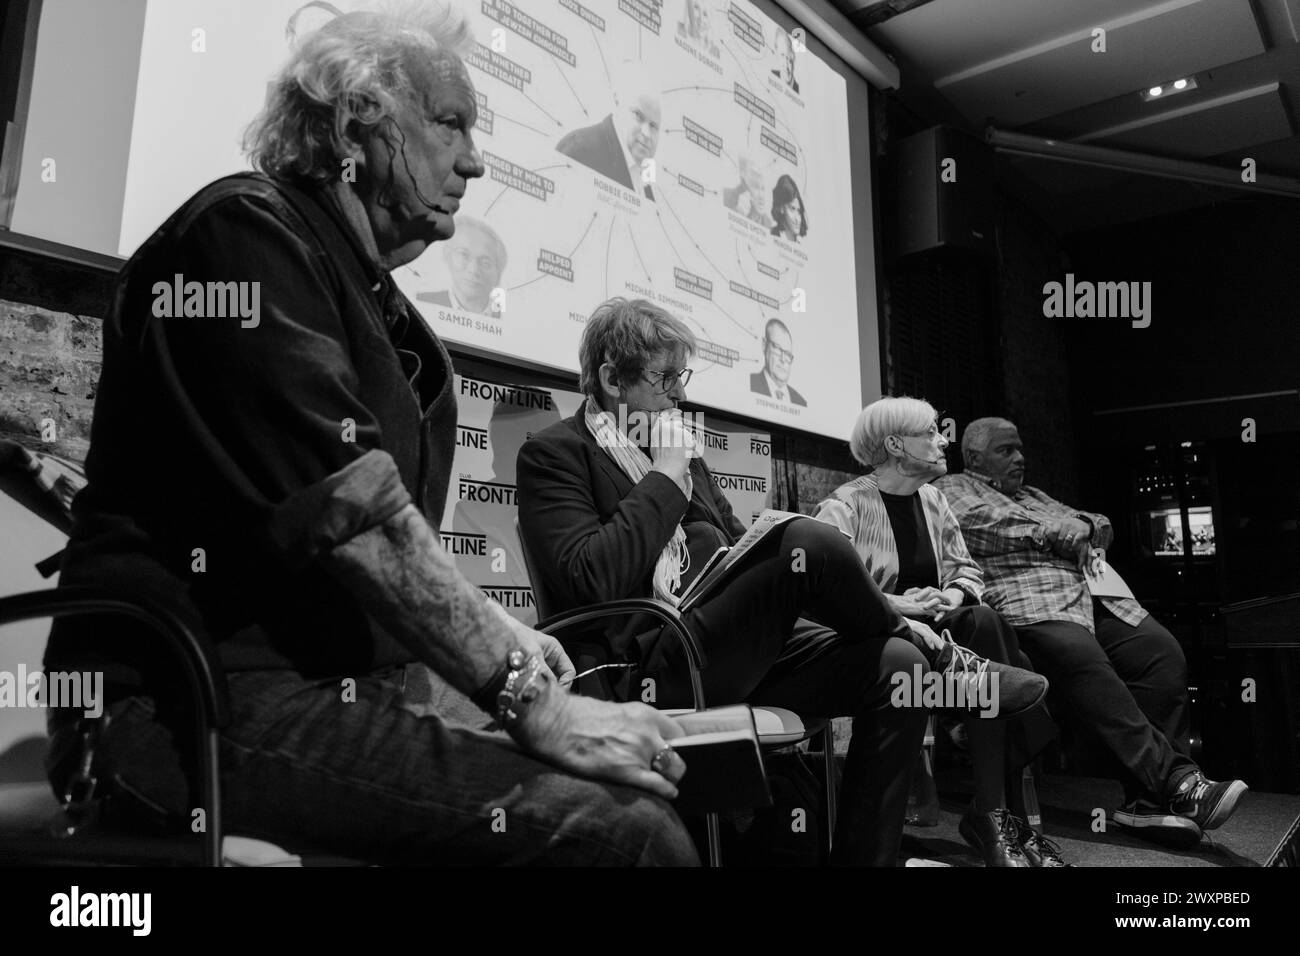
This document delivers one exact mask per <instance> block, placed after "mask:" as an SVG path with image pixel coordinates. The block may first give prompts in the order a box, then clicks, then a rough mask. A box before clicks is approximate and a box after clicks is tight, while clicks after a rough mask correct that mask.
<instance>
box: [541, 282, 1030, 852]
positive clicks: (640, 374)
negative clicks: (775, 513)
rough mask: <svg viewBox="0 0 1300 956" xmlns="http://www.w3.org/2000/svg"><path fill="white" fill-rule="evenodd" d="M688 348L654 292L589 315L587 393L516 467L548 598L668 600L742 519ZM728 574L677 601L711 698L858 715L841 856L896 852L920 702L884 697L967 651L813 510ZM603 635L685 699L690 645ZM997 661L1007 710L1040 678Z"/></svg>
mask: <svg viewBox="0 0 1300 956" xmlns="http://www.w3.org/2000/svg"><path fill="white" fill-rule="evenodd" d="M695 349H696V343H695V337H694V335H693V334H692V332H691V331H690V329H689V328H687V327H686V326H685V325H684V324H683V323H682V322H681V321H680V320H679V319H677V318H675V317H674V316H672V315H670V314H669V313H668V312H666V311H665V310H664V309H662V308H660V307H659V306H657V305H655V304H654V303H652V302H648V301H646V300H644V299H638V300H633V301H628V300H626V299H621V298H616V299H611V300H609V301H607V302H604V303H602V304H601V305H600V306H598V307H597V308H596V310H595V312H594V313H592V315H591V317H590V318H589V319H588V320H587V325H586V328H585V329H584V331H583V337H582V342H581V345H580V346H579V363H580V366H581V382H580V385H581V389H582V391H583V392H584V393H585V394H586V396H587V398H586V403H585V405H584V407H583V408H582V409H580V410H579V412H578V413H577V414H576V415H574V416H572V417H571V418H568V419H565V420H564V421H562V422H559V423H557V424H555V425H552V426H551V427H549V428H546V429H544V430H542V431H541V432H539V433H537V434H536V435H534V436H533V437H532V438H531V439H530V440H529V441H527V442H526V443H525V444H524V446H523V447H522V448H521V449H520V452H519V460H518V467H517V469H516V480H517V482H518V500H519V521H520V532H521V535H522V537H523V539H524V541H525V542H526V546H527V547H528V548H529V550H530V552H531V553H532V555H533V556H534V558H535V561H534V564H535V571H536V573H537V574H538V575H539V576H540V578H541V580H540V581H538V582H535V584H540V585H541V586H542V590H544V591H545V593H547V594H548V595H551V596H552V597H553V600H554V602H555V603H556V604H557V606H556V607H555V608H554V609H553V610H555V611H562V610H567V609H570V608H574V607H579V606H582V605H587V604H594V603H597V602H603V601H612V600H618V599H624V598H645V597H651V596H654V597H656V598H659V599H660V600H663V601H666V602H668V603H670V604H673V605H676V604H677V603H678V599H677V595H679V594H680V593H681V591H682V588H683V587H684V586H686V585H688V584H689V582H690V581H691V580H692V578H693V577H694V576H695V575H696V574H698V573H699V570H700V568H701V567H702V566H703V564H704V562H705V561H706V560H707V558H708V557H709V555H711V554H712V553H713V552H714V551H715V550H716V549H717V548H719V547H722V546H729V545H733V544H735V542H736V541H737V540H738V539H739V538H740V536H741V535H742V534H743V533H744V531H745V527H744V525H743V524H741V522H740V521H739V520H738V519H737V518H736V516H735V514H734V513H733V512H732V508H731V505H730V503H729V502H728V501H727V499H726V496H724V495H723V494H722V492H721V491H720V490H719V489H718V486H717V484H716V482H715V481H714V479H713V476H712V474H711V473H710V471H709V468H708V466H707V465H706V464H705V463H704V460H703V459H702V458H701V457H700V455H699V452H698V449H697V447H696V446H695V444H694V441H693V440H692V438H691V436H690V433H689V431H688V430H687V429H686V427H685V425H684V424H683V421H682V418H681V414H680V412H679V410H678V405H679V404H680V403H681V402H683V401H685V400H686V382H687V381H689V379H690V369H689V368H686V363H687V361H688V359H689V357H690V356H691V355H692V354H693V353H694V352H695ZM647 421H648V422H649V427H648V428H638V427H635V426H636V425H638V424H642V423H646V422H647ZM730 573H731V577H730V578H729V580H728V582H727V583H726V585H725V586H723V587H722V588H720V589H718V590H717V591H716V592H714V593H713V594H711V595H710V596H708V597H706V598H705V599H703V600H702V601H700V602H699V603H697V604H695V605H694V606H692V607H691V608H689V609H688V610H687V611H686V612H685V613H684V614H683V619H684V620H685V622H686V624H687V626H688V627H689V628H690V629H691V630H692V632H693V633H694V634H695V636H696V637H697V638H698V639H699V640H700V641H701V643H702V644H703V646H704V650H705V653H706V655H707V656H708V661H709V663H708V667H707V668H705V669H704V671H703V672H702V674H701V677H702V680H703V685H704V692H705V700H706V703H708V704H709V705H711V706H712V705H719V704H734V703H740V702H747V703H752V704H765V705H769V706H776V707H785V708H789V709H791V710H794V711H796V712H798V713H801V714H804V715H807V716H810V717H838V716H853V717H854V730H853V739H852V742H851V744H850V747H849V753H848V760H847V762H846V764H845V769H844V779H843V784H842V787H841V799H840V807H841V812H840V814H839V819H838V822H837V827H836V831H835V839H834V857H833V862H836V863H840V864H858V865H870V866H894V865H895V864H896V860H897V854H898V848H899V843H900V840H901V838H902V828H903V816H904V812H905V809H906V804H907V792H908V789H909V787H910V783H911V768H912V766H913V762H914V760H915V758H916V754H917V751H918V749H919V747H920V744H921V738H922V736H923V734H924V728H925V720H926V716H927V712H926V711H925V710H924V709H922V708H909V707H906V706H904V707H894V706H892V705H891V701H890V697H891V690H892V681H891V677H892V676H893V675H895V674H897V673H899V672H902V673H904V674H914V673H923V672H925V671H926V670H927V669H928V668H930V667H934V668H935V669H937V670H941V671H942V670H945V669H954V670H960V669H961V668H963V667H964V666H966V665H965V664H964V663H954V662H957V661H958V657H959V656H960V655H959V654H958V653H957V651H956V650H955V649H954V648H953V645H951V644H950V643H946V642H945V641H944V640H943V639H942V638H940V637H939V636H938V635H936V634H935V633H934V631H933V630H931V629H930V627H929V626H928V625H926V624H923V623H921V622H919V621H909V620H907V619H906V618H905V617H903V615H901V614H899V613H898V612H897V611H896V610H894V608H893V607H891V606H890V604H889V602H888V600H887V599H886V598H885V597H884V595H883V594H881V592H880V589H879V588H878V587H877V586H876V584H875V582H874V581H873V580H872V579H871V576H870V575H869V574H868V573H867V571H866V569H865V567H864V566H863V564H862V562H861V561H860V560H858V556H857V554H856V553H855V552H854V550H853V546H852V545H851V544H850V543H849V541H848V539H846V538H845V537H844V536H843V535H842V534H840V532H839V531H837V530H836V529H834V528H832V527H831V526H829V525H827V524H824V523H822V522H820V521H816V520H813V519H811V518H795V519H793V520H790V521H788V522H786V523H785V524H783V525H781V526H779V527H778V528H776V529H774V530H773V531H771V532H770V533H769V534H767V535H766V536H765V537H764V538H763V539H762V540H761V541H759V542H758V543H757V544H756V545H755V546H754V548H753V550H752V551H751V552H750V553H748V554H747V555H746V556H745V559H744V560H743V561H742V562H741V564H740V566H738V567H737V568H735V569H734V570H733V571H732V572H730ZM812 619H815V620H816V622H817V623H814V621H813V620H812ZM605 640H606V641H607V643H608V644H609V646H610V648H611V650H612V651H613V653H614V655H615V658H617V659H621V660H622V661H624V662H628V663H631V664H633V665H634V667H633V668H632V669H631V670H629V671H627V672H626V678H625V679H626V681H627V682H626V684H625V686H624V687H623V688H621V689H620V690H621V691H622V692H624V693H626V692H628V691H630V692H631V693H633V694H636V695H637V696H641V697H643V699H644V697H645V695H646V694H647V691H648V689H649V688H653V691H654V692H653V702H654V704H655V706H657V707H681V706H690V705H691V703H692V701H691V694H690V685H689V679H688V671H687V669H686V668H685V661H684V659H683V657H682V651H681V649H680V647H679V646H678V645H677V644H676V642H675V641H673V640H672V639H671V638H668V637H666V636H663V637H661V632H660V629H659V628H657V627H655V626H654V625H653V624H652V623H650V622H648V621H647V620H645V619H644V618H636V617H634V618H633V619H632V620H630V621H625V622H624V623H622V624H621V625H615V626H614V627H613V628H611V629H610V630H608V631H606V633H605ZM963 653H964V652H963ZM985 664H986V662H984V661H982V660H979V664H978V665H976V666H980V667H983V666H985ZM987 666H988V667H989V668H992V669H995V670H998V671H999V672H1000V679H999V681H998V682H995V683H994V688H995V690H997V691H998V692H999V695H1000V701H1001V709H1002V713H1003V715H1005V716H1010V715H1012V714H1015V713H1019V712H1021V711H1023V710H1024V709H1025V708H1026V707H1027V706H1029V705H1030V703H1031V702H1036V701H1037V700H1038V699H1040V698H1041V696H1042V694H1043V693H1045V692H1046V681H1044V680H1043V679H1042V678H1040V677H1038V676H1037V675H1032V674H1027V673H1026V672H1025V671H1020V670H1017V669H1015V668H1005V667H1003V666H1002V665H998V664H993V663H988V664H987ZM914 669H915V670H914ZM688 772H689V768H688Z"/></svg>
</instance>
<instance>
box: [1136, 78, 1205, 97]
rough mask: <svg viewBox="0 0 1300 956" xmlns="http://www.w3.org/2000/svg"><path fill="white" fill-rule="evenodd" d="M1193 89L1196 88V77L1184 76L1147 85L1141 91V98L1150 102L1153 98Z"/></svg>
mask: <svg viewBox="0 0 1300 956" xmlns="http://www.w3.org/2000/svg"><path fill="white" fill-rule="evenodd" d="M1194 89H1196V78H1195V77H1191V76H1184V77H1180V78H1179V79H1176V80H1170V81H1169V82H1168V83H1161V84H1159V85H1157V86H1149V87H1147V88H1146V89H1145V90H1143V91H1142V99H1144V100H1146V101H1147V102H1148V103H1150V102H1151V101H1152V100H1154V99H1161V98H1164V97H1169V96H1173V95H1175V94H1177V93H1186V92H1188V91H1189V90H1194Z"/></svg>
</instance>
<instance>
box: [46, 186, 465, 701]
mask: <svg viewBox="0 0 1300 956" xmlns="http://www.w3.org/2000/svg"><path fill="white" fill-rule="evenodd" d="M191 282H193V283H202V284H203V287H204V288H208V287H209V285H210V284H211V285H215V284H216V283H226V282H229V283H232V287H233V284H234V283H242V284H244V287H245V289H252V288H256V289H257V299H256V301H257V305H258V313H259V314H258V315H257V316H256V317H255V318H254V319H247V320H246V319H243V318H242V317H240V316H235V317H231V316H230V314H229V313H230V310H229V309H228V308H227V309H224V310H218V312H217V314H215V315H207V314H206V313H207V311H209V310H208V309H207V308H206V303H203V302H201V301H196V302H195V303H194V310H193V311H190V310H189V308H188V306H189V303H190V296H189V295H188V293H186V295H185V301H186V305H187V308H186V309H185V310H184V311H181V313H180V314H179V315H177V314H176V312H177V310H178V307H179V303H177V302H176V301H175V300H176V298H177V296H176V295H175V294H174V292H173V290H175V292H180V291H182V290H183V288H184V286H183V283H191ZM177 286H180V288H177ZM194 288H195V289H196V290H197V289H199V288H200V287H199V286H197V285H196V286H194ZM250 295H251V292H250ZM212 296H213V293H212V292H211V291H208V292H207V302H208V303H211V302H213V301H214V300H213V298H212ZM196 298H197V295H196ZM187 311H188V312H189V315H188V316H187V315H186V314H185V313H186V312H187ZM196 312H197V313H200V314H202V315H203V316H204V317H199V315H196V314H195V313H196ZM223 316H224V317H223ZM452 381H453V380H452V367H451V362H450V359H449V357H448V356H447V353H446V351H445V349H443V348H442V346H441V343H439V342H438V340H437V339H436V337H434V335H433V334H432V333H431V332H430V331H429V330H428V328H427V326H426V325H425V324H424V322H423V321H422V320H421V319H420V317H419V315H418V313H416V312H415V311H414V308H413V307H412V306H411V305H410V303H409V302H407V300H406V298H405V296H403V295H402V294H401V292H399V291H398V290H397V289H396V287H395V286H394V285H393V283H392V281H391V279H390V278H389V277H388V276H387V275H385V274H383V273H381V272H380V271H379V270H378V268H377V267H376V265H375V264H374V263H373V262H371V261H370V260H369V258H368V257H367V256H366V254H365V252H364V250H363V249H362V247H361V245H360V242H359V240H358V239H357V238H356V237H355V234H354V233H353V231H352V229H351V228H350V227H349V226H348V225H347V223H346V220H345V219H344V218H343V215H342V213H341V212H340V211H339V209H338V208H337V206H336V205H335V203H334V201H333V199H332V197H331V196H330V195H329V194H328V193H326V192H324V191H321V190H305V189H296V188H293V187H290V186H286V185H284V184H281V183H275V182H272V181H271V180H269V179H267V178H266V177H264V176H260V175H256V174H241V175H238V176H232V177H228V178H226V179H223V180H219V181H218V182H216V183H213V184H212V185H210V186H208V187H206V188H205V189H204V190H202V191H201V192H200V193H199V194H198V195H196V196H195V197H194V198H192V199H191V200H190V201H189V202H187V203H186V204H185V205H184V206H183V207H182V208H181V209H180V210H179V211H178V212H177V213H176V214H174V215H173V216H172V217H171V218H170V219H168V221H167V222H166V223H164V224H163V226H162V227H160V228H159V230H158V231H157V232H156V233H154V235H153V236H152V237H151V238H150V239H149V240H147V241H146V242H145V243H144V245H142V246H141V248H140V250H139V251H138V252H137V253H136V254H135V255H134V256H132V258H131V261H130V262H128V263H127V265H126V266H125V267H124V269H123V271H122V273H121V274H120V276H119V278H118V281H117V286H116V288H115V297H114V302H113V304H112V307H111V309H110V312H109V314H108V315H107V316H106V318H105V320H104V365H103V371H102V374H101V379H100V384H99V390H98V393H97V396H96V401H95V416H94V425H93V428H92V432H91V442H90V452H89V455H88V457H87V460H86V475H87V478H88V480H89V484H88V486H87V487H86V489H85V490H84V491H82V493H81V494H79V495H78V496H77V499H76V501H75V502H74V504H73V514H74V519H75V520H74V529H73V532H72V536H71V539H70V541H69V544H68V549H67V552H66V554H65V557H64V563H63V576H62V578H61V584H64V585H73V584H87V585H98V586H101V587H110V588H113V589H115V590H122V591H127V592H133V593H135V594H137V595H138V596H140V597H143V598H147V599H150V600H153V601H156V602H158V603H160V604H163V605H164V606H166V607H168V608H169V609H170V610H172V611H173V613H176V614H178V615H180V616H181V617H182V619H184V620H186V621H187V622H189V623H190V624H191V625H192V626H194V627H196V628H198V629H199V630H200V632H201V633H203V634H205V635H206V636H207V637H209V638H210V639H211V640H212V641H213V642H214V643H215V644H216V650H217V653H218V655H219V657H220V660H221V661H222V664H223V665H224V667H225V669H227V670H259V669H281V668H283V669H293V670H297V671H298V672H300V673H303V674H304V675H319V676H322V677H325V676H334V675H339V674H343V675H348V674H357V673H367V672H371V671H373V670H376V669H378V668H381V667H387V666H391V665H394V664H399V663H404V662H407V661H410V660H411V659H412V655H411V654H410V652H409V651H407V650H406V648H405V647H403V646H402V645H401V644H399V643H398V642H397V641H396V640H395V639H394V638H393V637H392V636H391V635H388V634H387V633H385V632H384V631H383V629H382V628H381V627H380V626H379V625H378V623H377V622H376V621H374V620H373V619H371V618H370V617H369V615H368V614H366V612H365V611H364V609H363V608H362V607H361V606H360V604H359V603H358V602H357V601H356V600H355V599H354V598H353V597H352V596H351V594H349V593H348V592H347V591H345V590H344V589H343V588H340V587H339V586H338V585H337V583H335V582H334V581H333V579H332V578H330V577H328V576H327V574H326V573H325V571H324V570H323V569H322V568H321V567H320V566H319V563H318V560H317V559H318V558H319V557H320V555H321V554H322V553H325V552H327V551H328V550H329V549H331V548H332V547H334V546H336V545H338V544H340V543H342V542H343V541H346V540H348V539H349V538H350V537H352V536H354V535H356V534H357V533H359V532H360V531H362V530H364V529H366V528H369V527H373V526H374V525H376V524H378V523H380V522H382V521H383V520H385V519H386V518H387V517H389V516H391V515H392V514H394V513H395V512H396V511H397V510H399V509H400V508H401V507H403V506H404V505H405V504H406V503H408V502H409V503H413V504H414V505H415V506H416V508H418V509H419V510H420V511H421V512H423V513H424V514H425V515H426V516H427V517H429V518H430V519H432V520H434V521H436V520H438V519H439V518H441V515H442V509H443V503H444V500H445V498H446V494H447V487H448V483H449V479H450V472H451V461H452V454H453V452H454V447H455V431H456V428H455V425H456V402H455V396H454V394H453V392H454V390H453V386H452ZM63 623H64V622H59V624H57V625H56V627H55V629H54V632H53V633H52V635H51V639H50V644H49V647H48V648H47V652H46V664H47V666H49V667H66V666H68V665H74V664H75V665H78V666H79V668H80V669H86V668H91V669H104V670H105V671H106V672H107V673H106V675H105V680H106V683H110V684H112V685H115V686H117V687H119V688H120V687H122V686H123V685H127V686H131V685H136V686H138V685H139V684H141V683H143V684H146V685H150V684H154V683H155V682H154V680H153V679H152V674H153V672H154V671H155V670H156V669H157V667H158V657H157V653H156V651H150V650H148V649H147V648H146V647H145V646H144V644H143V642H142V641H141V640H140V638H139V635H138V633H135V632H134V631H132V630H131V629H130V628H127V627H123V626H122V624H121V622H120V621H119V622H117V624H116V625H115V626H109V625H107V624H106V623H104V622H99V623H98V624H97V623H96V622H86V623H85V624H77V626H68V627H65V626H63ZM160 676H161V675H160Z"/></svg>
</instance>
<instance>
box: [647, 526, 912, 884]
mask: <svg viewBox="0 0 1300 956" xmlns="http://www.w3.org/2000/svg"><path fill="white" fill-rule="evenodd" d="M685 617H686V621H687V624H688V626H689V627H690V628H691V629H692V630H693V631H694V633H695V634H696V635H697V636H698V637H699V638H700V640H701V642H702V643H703V645H704V648H705V651H706V653H707V655H708V657H709V664H708V667H706V668H705V670H704V672H703V675H702V676H703V682H704V693H705V702H706V703H707V704H709V705H710V706H713V705H721V704H729V703H739V702H748V703H751V704H769V705H772V706H776V707H786V708H789V709H790V710H793V711H796V712H798V713H799V714H801V715H804V716H808V717H844V716H850V717H852V718H853V738H852V741H851V742H850V744H849V752H848V757H847V760H846V762H845V767H844V779H843V783H842V785H841V790H840V801H839V810H838V822H837V825H836V829H835V843H834V854H833V862H835V863H837V864H851V865H866V866H895V865H896V864H897V858H898V848H899V844H900V842H901V840H902V834H903V819H904V815H905V813H906V808H907V793H908V790H909V789H910V787H911V777H912V769H913V767H914V766H915V760H916V754H917V752H918V750H919V749H920V746H921V740H922V738H923V737H924V735H925V719H926V711H925V710H924V709H920V708H895V707H892V706H891V705H890V701H889V699H890V692H891V690H892V687H891V685H890V676H891V675H892V674H893V673H894V672H895V671H902V672H904V673H907V674H909V675H910V674H911V673H912V668H913V665H918V664H919V665H920V666H921V668H922V671H924V670H926V669H927V668H928V664H927V663H926V657H925V655H923V654H922V652H921V651H920V650H919V649H918V648H917V647H916V645H915V644H914V643H913V641H912V638H911V630H910V628H909V627H908V625H907V622H906V621H904V620H903V618H902V616H901V615H899V614H898V613H897V612H895V611H894V610H893V609H892V608H891V607H890V606H889V603H888V601H887V600H886V599H885V596H884V595H883V594H882V593H881V592H880V589H879V588H878V587H877V586H876V583H875V582H874V581H873V580H872V579H871V576H870V575H869V574H867V572H866V569H865V568H864V567H863V565H862V562H861V560H859V558H858V556H857V554H856V552H854V550H853V546H852V545H851V544H850V543H849V541H848V540H847V539H846V538H845V537H844V536H843V535H842V534H840V533H839V532H838V531H836V530H835V529H834V528H832V527H831V526H830V525H827V524H823V523H822V522H819V521H814V520H812V519H811V518H801V519H795V520H794V521H791V522H789V523H788V524H785V525H782V526H781V527H780V528H778V529H776V530H774V531H773V532H772V533H771V534H769V535H768V536H767V538H765V539H764V540H763V541H762V542H760V544H759V545H758V546H757V547H756V548H755V553H753V554H751V555H747V556H746V559H745V568H744V570H741V571H739V572H738V573H737V574H736V576H735V577H734V578H732V579H731V580H730V581H728V582H727V583H726V585H725V586H724V587H723V589H722V590H721V592H720V593H718V594H717V595H716V596H714V597H711V598H709V599H708V600H706V601H704V602H702V603H701V604H700V605H699V606H698V607H696V608H692V609H691V610H690V611H688V612H687V613H686V615H685ZM664 681H665V682H666V683H667V685H668V686H667V687H666V688H665V690H666V691H667V693H668V695H669V697H670V698H671V699H672V701H673V703H674V704H676V705H678V706H687V705H689V689H688V688H687V687H686V686H685V684H684V680H683V677H682V671H681V668H680V667H671V668H670V669H669V670H668V672H667V675H666V676H665V678H664ZM663 697H664V695H663V694H661V695H660V704H661V706H662V705H663Z"/></svg>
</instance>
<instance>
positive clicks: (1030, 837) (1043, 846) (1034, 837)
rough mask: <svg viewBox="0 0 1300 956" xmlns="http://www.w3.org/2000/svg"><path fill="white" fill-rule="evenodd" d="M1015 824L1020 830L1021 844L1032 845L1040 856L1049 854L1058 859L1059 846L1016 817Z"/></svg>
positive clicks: (1059, 854) (1059, 855) (1059, 853)
mask: <svg viewBox="0 0 1300 956" xmlns="http://www.w3.org/2000/svg"><path fill="white" fill-rule="evenodd" d="M1016 826H1017V828H1018V829H1019V830H1020V842H1021V845H1023V846H1032V847H1033V848H1034V849H1035V850H1037V851H1038V853H1039V855H1041V856H1050V857H1054V858H1056V859H1058V860H1059V859H1060V858H1061V848H1060V847H1059V846H1057V845H1056V844H1055V843H1053V842H1052V841H1051V840H1049V839H1048V838H1047V837H1045V836H1043V835H1042V834H1041V833H1039V832H1038V831H1037V830H1035V829H1034V828H1033V827H1031V826H1030V825H1029V824H1028V823H1026V822H1025V821H1024V820H1021V819H1020V818H1019V817H1017V818H1016Z"/></svg>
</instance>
